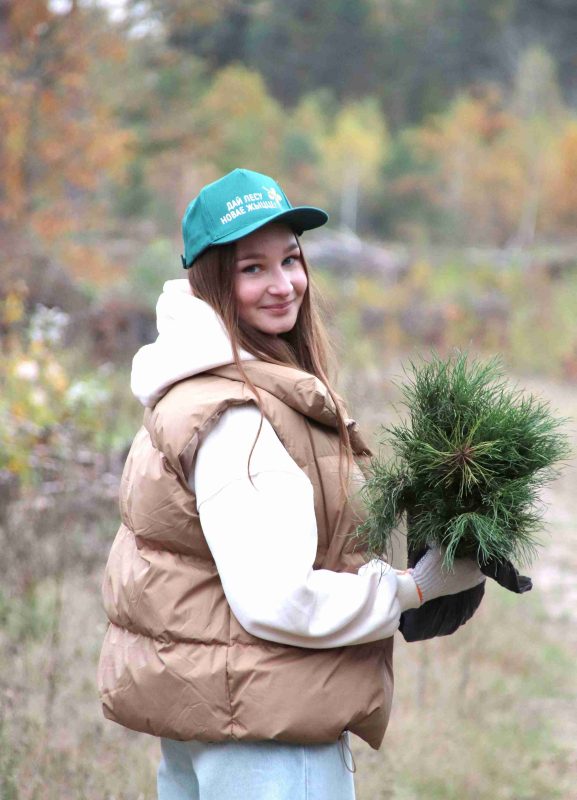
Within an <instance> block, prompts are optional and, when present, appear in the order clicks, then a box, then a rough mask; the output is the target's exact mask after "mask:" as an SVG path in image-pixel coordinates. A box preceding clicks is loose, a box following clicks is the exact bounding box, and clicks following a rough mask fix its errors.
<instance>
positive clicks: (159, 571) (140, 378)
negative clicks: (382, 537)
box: [99, 170, 484, 800]
mask: <svg viewBox="0 0 577 800" xmlns="http://www.w3.org/2000/svg"><path fill="white" fill-rule="evenodd" d="M326 220H327V215H326V214H325V213H324V212H323V211H321V210H319V209H316V208H312V207H307V206H305V207H302V206H301V207H298V208H293V207H292V206H291V205H290V203H289V202H288V200H287V198H286V197H285V195H284V193H283V192H282V190H281V188H280V187H279V186H278V184H277V183H275V181H273V180H272V179H271V178H270V177H268V176H266V175H261V174H259V173H255V172H251V171H249V170H234V171H233V172H232V173H230V174H228V175H226V176H225V177H223V178H221V179H220V180H219V181H216V182H215V183H213V184H210V185H208V186H205V187H204V189H203V190H202V191H201V192H200V194H199V195H198V197H197V198H196V199H195V200H194V201H193V202H192V203H191V204H190V206H189V207H188V209H187V211H186V214H185V216H184V220H183V234H184V243H185V255H184V256H183V264H184V266H185V267H186V269H187V270H188V278H189V280H188V282H187V281H178V280H177V281H169V282H168V283H167V284H166V285H165V287H164V292H163V294H162V295H161V297H160V300H159V303H158V307H157V312H158V329H159V336H158V339H157V340H156V342H154V343H153V344H151V345H147V346H146V347H143V348H142V349H141V350H140V351H139V352H138V353H137V355H136V357H135V359H134V364H133V373H132V388H133V391H134V393H135V394H136V396H137V397H138V398H139V399H140V400H141V402H142V403H143V405H144V406H145V408H146V410H145V415H144V425H143V427H142V428H141V430H140V431H139V432H138V434H137V436H136V438H135V440H134V443H133V446H132V448H131V451H130V454H129V457H128V460H127V464H126V467H125V470H124V473H123V476H122V483H121V498H120V507H121V514H122V524H121V526H120V530H119V532H118V534H117V537H116V539H115V542H114V544H113V547H112V550H111V553H110V557H109V561H108V564H107V569H106V575H105V579H104V587H103V588H104V602H105V607H106V611H107V614H108V617H109V620H110V625H109V628H108V632H107V634H106V639H105V643H104V647H103V651H102V655H101V660H100V665H99V686H100V691H101V696H102V700H103V707H104V713H105V715H106V716H107V717H109V718H110V719H113V720H115V721H117V722H119V723H121V724H123V725H126V726H127V727H129V728H133V729H134V730H139V731H145V732H148V733H152V734H154V735H156V736H160V737H162V762H161V765H160V768H159V773H158V796H159V798H160V800H217V799H218V800H227V798H233V797H234V798H238V797H240V798H247V799H248V798H250V800H275V799H278V800H285V798H286V800H300V798H303V800H304V798H308V800H351V798H354V787H353V779H352V774H351V771H350V768H349V764H348V763H347V758H346V749H347V748H348V742H347V737H348V732H349V731H352V732H353V733H356V734H357V735H358V736H360V737H361V738H363V739H365V740H366V741H367V742H368V743H369V744H370V745H371V746H372V747H374V748H378V747H379V745H380V743H381V741H382V738H383V735H384V732H385V728H386V725H387V721H388V716H389V711H390V705H391V699H392V685H393V677H392V636H393V634H394V632H395V630H396V629H397V628H398V625H399V619H400V615H401V613H402V612H403V611H404V610H406V609H409V608H415V607H418V606H419V605H420V604H421V603H423V602H425V601H427V600H429V599H432V598H434V597H438V596H440V595H443V594H452V593H456V592H460V591H462V590H465V589H468V588H470V587H472V586H475V585H477V584H478V583H480V582H481V581H482V580H483V579H484V576H483V575H482V574H481V573H480V571H479V569H478V568H477V566H476V565H475V564H473V562H472V561H461V562H458V563H457V565H456V567H455V570H454V572H452V573H450V574H448V573H446V572H444V571H442V569H441V560H442V555H441V553H439V552H438V551H436V550H429V551H428V552H427V554H426V556H424V557H423V558H422V559H421V561H419V563H418V564H417V565H416V567H415V568H414V569H413V570H408V571H404V572H401V571H397V570H395V569H393V568H392V567H390V566H389V565H387V564H386V563H385V562H384V561H378V560H376V561H372V562H370V563H364V562H365V561H366V558H365V557H364V554H363V553H362V552H360V550H359V546H358V542H355V541H354V539H353V537H352V536H351V534H352V533H353V532H354V530H355V527H356V526H357V525H358V523H359V522H360V521H361V520H362V509H361V507H360V505H359V503H358V498H357V496H356V491H357V489H358V484H359V482H360V480H361V472H360V469H359V466H358V462H359V461H362V459H363V458H364V457H366V455H367V454H368V450H367V448H366V446H365V444H364V442H363V440H362V438H361V435H360V433H359V431H358V429H357V426H356V424H355V423H354V421H352V420H350V419H348V418H347V416H346V412H345V410H344V407H343V404H342V402H341V400H340V398H339V397H338V396H337V395H336V394H335V392H334V391H333V390H332V388H331V385H330V382H329V379H328V377H327V356H328V352H327V351H328V346H327V339H326V336H325V333H324V331H323V328H322V325H321V323H320V321H319V318H318V315H317V311H316V308H315V304H314V299H313V295H312V291H311V287H310V278H309V271H308V267H307V264H306V261H305V258H304V255H303V251H302V248H301V244H300V240H299V238H298V236H299V234H301V233H302V232H303V231H304V230H308V229H310V228H314V227H318V226H319V225H322V224H324V222H326Z"/></svg>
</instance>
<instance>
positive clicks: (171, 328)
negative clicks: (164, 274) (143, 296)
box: [130, 278, 254, 408]
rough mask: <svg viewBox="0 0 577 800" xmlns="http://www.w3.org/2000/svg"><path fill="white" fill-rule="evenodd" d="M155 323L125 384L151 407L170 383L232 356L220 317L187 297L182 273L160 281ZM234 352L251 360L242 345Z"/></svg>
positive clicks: (220, 362)
mask: <svg viewBox="0 0 577 800" xmlns="http://www.w3.org/2000/svg"><path fill="white" fill-rule="evenodd" d="M156 325H157V328H158V337H157V339H156V341H155V342H153V343H152V344H147V345H145V346H144V347H141V348H140V350H139V351H138V352H137V353H136V355H135V356H134V359H133V361H132V374H131V378H130V386H131V389H132V393H133V394H134V395H135V397H136V398H137V399H138V400H139V401H140V402H141V403H142V405H143V406H145V407H148V408H152V407H153V406H154V405H155V404H156V403H157V402H158V400H160V398H161V397H162V396H163V395H164V394H166V392H167V391H168V390H169V389H170V387H171V386H172V385H173V384H174V383H177V382H178V381H181V380H183V379H184V378H190V377H192V376H193V375H199V374H200V373H201V372H206V371H207V370H210V369H214V368H215V367H221V366H223V365H225V364H232V363H233V361H234V359H233V355H232V347H231V344H230V339H229V337H228V334H227V332H226V330H225V328H224V325H223V323H222V321H221V319H220V317H219V316H218V314H217V313H216V312H215V311H214V310H213V309H212V308H211V307H210V306H209V305H208V303H205V302H204V300H200V299H199V298H198V297H194V296H193V294H192V292H191V289H190V284H189V282H188V280H186V278H184V279H178V280H172V281H166V283H165V284H164V287H163V290H162V294H161V295H160V297H159V299H158V303H157V304H156ZM240 355H241V358H242V359H243V360H253V359H254V357H253V356H252V355H251V354H250V353H247V352H246V351H244V350H241V351H240Z"/></svg>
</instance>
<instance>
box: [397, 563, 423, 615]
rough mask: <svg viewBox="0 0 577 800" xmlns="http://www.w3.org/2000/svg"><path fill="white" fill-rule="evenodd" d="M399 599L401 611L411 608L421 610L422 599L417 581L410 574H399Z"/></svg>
mask: <svg viewBox="0 0 577 800" xmlns="http://www.w3.org/2000/svg"><path fill="white" fill-rule="evenodd" d="M397 597H398V599H399V604H400V606H401V611H407V609H409V608H419V606H420V605H421V597H420V595H419V589H418V588H417V584H416V582H415V579H414V578H413V576H412V575H411V573H410V572H397Z"/></svg>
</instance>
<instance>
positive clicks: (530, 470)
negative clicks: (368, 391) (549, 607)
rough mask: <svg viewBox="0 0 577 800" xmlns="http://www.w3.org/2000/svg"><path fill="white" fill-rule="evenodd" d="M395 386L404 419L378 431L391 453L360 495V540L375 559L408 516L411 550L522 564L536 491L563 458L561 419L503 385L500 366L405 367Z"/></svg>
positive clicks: (534, 525)
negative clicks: (428, 548)
mask: <svg viewBox="0 0 577 800" xmlns="http://www.w3.org/2000/svg"><path fill="white" fill-rule="evenodd" d="M407 378H408V380H407V382H406V383H405V384H403V385H402V386H401V391H402V395H403V405H404V406H405V407H406V408H407V410H408V420H407V421H406V422H403V423H401V424H399V425H393V426H390V427H387V428H383V429H382V439H381V441H382V443H387V444H388V445H390V446H391V447H392V450H393V453H394V456H393V458H392V459H390V460H388V461H382V460H380V459H379V458H375V459H373V460H372V462H371V467H370V470H369V476H368V479H367V481H366V484H365V486H364V488H363V490H362V494H363V498H364V501H365V504H366V507H367V510H368V517H367V520H366V522H365V524H364V525H362V526H361V527H360V528H359V531H358V533H359V535H360V536H361V537H362V538H363V540H364V541H365V543H366V544H367V545H368V548H369V551H370V552H371V553H372V554H374V555H381V554H383V553H386V552H387V551H388V548H389V546H390V540H391V535H392V532H393V530H394V529H395V528H396V527H397V526H398V524H399V522H400V521H401V518H402V516H403V514H405V513H406V514H407V517H408V520H409V524H408V534H407V535H408V545H409V548H410V549H411V550H419V549H421V548H422V547H424V546H425V545H426V544H439V545H442V546H443V547H444V548H445V549H446V556H445V562H446V564H447V566H448V567H450V566H451V564H452V563H453V560H454V559H455V558H456V557H463V556H472V557H474V558H476V559H477V560H478V562H479V563H480V564H482V563H485V562H487V561H488V560H490V559H495V560H497V561H499V562H503V561H505V560H513V561H515V562H520V563H522V564H527V563H529V562H530V561H531V559H532V558H533V556H534V554H535V551H536V547H537V545H538V544H539V539H538V532H539V530H540V527H541V513H540V508H539V502H538V498H539V492H540V490H541V488H542V487H543V486H544V485H545V484H546V483H548V482H549V481H551V480H552V479H553V478H554V477H555V476H556V475H557V472H558V469H557V466H556V465H558V464H559V462H560V461H562V460H563V459H566V458H567V457H568V455H569V452H570V450H569V444H568V439H567V436H566V435H565V434H564V433H563V432H562V431H561V427H562V425H563V423H564V422H565V421H564V420H561V419H556V418H555V417H553V416H552V414H551V413H550V409H549V405H548V404H547V403H545V402H543V401H541V400H539V399H537V398H536V397H534V396H533V395H525V394H523V393H522V392H521V391H519V390H518V389H515V388H511V387H510V386H508V385H507V383H506V381H505V379H504V375H503V367H502V363H501V361H500V359H498V358H494V359H492V360H490V361H489V362H487V363H482V362H480V361H477V360H469V359H468V357H467V355H466V354H464V353H457V354H456V355H455V356H453V357H451V358H449V359H447V360H445V361H443V360H442V359H440V358H439V357H438V356H436V355H433V356H432V357H431V360H430V361H427V362H423V363H422V364H418V365H416V364H414V363H412V362H411V364H410V370H409V372H408V373H407Z"/></svg>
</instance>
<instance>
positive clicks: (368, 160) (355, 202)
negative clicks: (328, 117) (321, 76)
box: [323, 98, 389, 231]
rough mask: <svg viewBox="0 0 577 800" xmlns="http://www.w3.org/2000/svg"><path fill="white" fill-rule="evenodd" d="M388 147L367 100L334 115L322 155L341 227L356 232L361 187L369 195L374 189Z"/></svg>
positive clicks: (382, 125)
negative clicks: (338, 211) (335, 197)
mask: <svg viewBox="0 0 577 800" xmlns="http://www.w3.org/2000/svg"><path fill="white" fill-rule="evenodd" d="M388 144H389V137H388V132H387V127H386V123H385V120H384V118H383V116H382V114H381V112H380V110H379V107H378V104H377V102H376V101H375V100H372V99H369V98H367V99H365V100H362V101H360V102H358V103H354V104H350V105H346V106H343V107H342V109H341V110H340V111H339V112H338V114H337V116H336V119H335V121H334V124H333V125H332V126H331V130H330V132H329V134H328V136H327V137H326V139H325V141H324V143H323V153H324V167H325V169H324V173H325V175H326V177H327V181H328V183H329V185H330V186H331V188H332V189H333V192H334V195H336V196H337V197H338V196H340V213H339V219H340V224H341V227H344V228H349V229H350V230H352V231H356V229H357V219H358V209H359V204H360V200H361V198H360V192H361V186H362V191H363V192H366V193H369V192H371V191H372V190H374V189H375V187H376V186H377V185H378V179H379V177H380V174H381V172H380V168H381V166H382V164H383V161H384V159H385V157H386V155H387V151H388Z"/></svg>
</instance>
